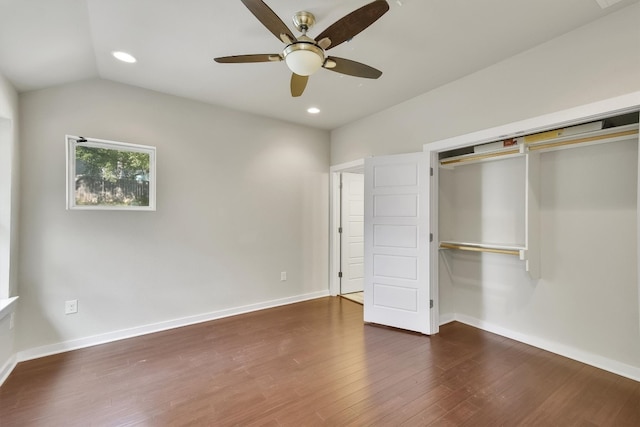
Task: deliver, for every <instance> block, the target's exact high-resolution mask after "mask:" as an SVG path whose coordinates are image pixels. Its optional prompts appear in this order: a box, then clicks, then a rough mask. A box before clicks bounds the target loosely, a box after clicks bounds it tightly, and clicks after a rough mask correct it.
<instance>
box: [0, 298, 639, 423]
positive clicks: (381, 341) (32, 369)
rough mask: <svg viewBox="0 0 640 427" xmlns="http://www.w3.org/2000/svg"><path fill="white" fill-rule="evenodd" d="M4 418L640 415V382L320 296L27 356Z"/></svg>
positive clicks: (333, 419)
mask: <svg viewBox="0 0 640 427" xmlns="http://www.w3.org/2000/svg"><path fill="white" fill-rule="evenodd" d="M0 425H1V426H2V427H7V426H33V425H37V426H88V425H97V426H103V425H104V426H116V425H118V426H122V425H140V426H142V425H149V426H168V425H215V426H220V425H242V426H245V425H267V426H277V425H291V426H301V425H339V426H343V425H356V426H361V425H377V426H395V425H420V426H421V425H443V426H444V425H451V426H453V425H466V426H497V425H507V426H512V425H540V426H546V425H557V426H573V425H576V426H577V425H579V426H594V425H610V426H640V383H638V382H635V381H632V380H629V379H626V378H623V377H619V376H617V375H614V374H611V373H607V372H604V371H602V370H599V369H596V368H593V367H590V366H587V365H583V364H581V363H578V362H575V361H572V360H569V359H565V358H563V357H560V356H557V355H553V354H551V353H548V352H545V351H542V350H539V349H536V348H533V347H530V346H527V345H524V344H521V343H518V342H515V341H511V340H508V339H505V338H502V337H499V336H497V335H493V334H490V333H487V332H483V331H480V330H477V329H474V328H472V327H469V326H466V325H463V324H460V323H451V324H448V325H445V326H443V327H442V328H441V333H440V334H439V335H437V336H433V337H425V336H420V335H417V334H412V333H407V332H401V331H397V330H392V329H387V328H383V327H376V326H371V325H363V323H362V306H361V305H359V304H356V303H354V302H351V301H348V300H345V299H342V298H323V299H319V300H314V301H309V302H303V303H299V304H293V305H289V306H285V307H279V308H275V309H270V310H264V311H261V312H256V313H251V314H246V315H241V316H236V317H232V318H227V319H222V320H217V321H213V322H208V323H203V324H199V325H194V326H189V327H184V328H179V329H174V330H171V331H166V332H161V333H156V334H152V335H147V336H143V337H139V338H133V339H129V340H123V341H119V342H115V343H110V344H105V345H100V346H96V347H92V348H87V349H83V350H77V351H72V352H68V353H64V354H59V355H55V356H50V357H46V358H42V359H37V360H32V361H28V362H23V363H20V364H19V365H18V366H17V367H16V369H15V370H14V372H13V373H12V374H11V375H10V376H9V378H8V379H7V381H6V382H5V384H4V385H3V386H2V387H1V388H0Z"/></svg>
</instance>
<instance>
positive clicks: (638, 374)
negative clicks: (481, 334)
mask: <svg viewBox="0 0 640 427" xmlns="http://www.w3.org/2000/svg"><path fill="white" fill-rule="evenodd" d="M453 317H454V318H455V320H456V321H458V322H460V323H464V324H466V325H469V326H473V327H474V328H478V329H482V330H483V331H487V332H491V333H494V334H496V335H500V336H503V337H505V338H509V339H512V340H515V341H519V342H521V343H524V344H528V345H531V346H533V347H537V348H540V349H542V350H546V351H550V352H551V353H555V354H558V355H560V356H564V357H567V358H569V359H573V360H576V361H578V362H581V363H585V364H587V365H590V366H594V367H596V368H600V369H604V370H605V371H608V372H612V373H614V374H617V375H621V376H623V377H627V378H630V379H632V380H634V381H639V382H640V367H636V366H632V365H628V364H626V363H622V362H619V361H617V360H613V359H609V358H607V357H604V356H600V355H598V354H595V353H591V352H588V351H585V350H581V349H579V348H576V347H572V346H569V345H566V344H561V343H558V342H553V341H550V340H546V339H543V338H540V337H536V336H533V335H528V334H524V333H522V332H516V331H513V330H511V329H506V328H503V327H502V326H498V325H495V324H493V323H490V322H486V321H484V320H480V319H477V318H475V317H471V316H467V315H465V314H460V313H455V314H454V315H453ZM441 319H442V318H441Z"/></svg>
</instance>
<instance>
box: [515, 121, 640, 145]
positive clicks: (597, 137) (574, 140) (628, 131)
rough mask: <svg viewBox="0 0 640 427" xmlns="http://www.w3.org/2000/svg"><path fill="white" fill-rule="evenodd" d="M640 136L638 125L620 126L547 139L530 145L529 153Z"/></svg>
mask: <svg viewBox="0 0 640 427" xmlns="http://www.w3.org/2000/svg"><path fill="white" fill-rule="evenodd" d="M637 134H638V124H637V123H635V124H630V125H626V126H618V127H614V128H607V129H602V130H598V131H593V132H588V133H583V134H576V135H571V136H564V137H558V138H553V139H547V140H544V141H540V142H535V143H528V144H527V148H528V150H529V151H551V150H557V149H561V148H568V147H570V146H572V145H576V144H585V145H592V144H603V143H606V142H614V141H618V140H624V139H627V138H628V137H630V136H633V135H637Z"/></svg>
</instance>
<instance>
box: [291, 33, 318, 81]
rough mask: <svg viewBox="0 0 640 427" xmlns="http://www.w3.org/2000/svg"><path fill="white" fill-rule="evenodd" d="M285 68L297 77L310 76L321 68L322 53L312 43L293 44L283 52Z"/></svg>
mask: <svg viewBox="0 0 640 427" xmlns="http://www.w3.org/2000/svg"><path fill="white" fill-rule="evenodd" d="M284 60H285V62H286V63H287V67H289V69H290V70H291V71H293V72H294V73H296V74H297V75H299V76H310V75H311V74H313V73H315V72H316V71H318V70H319V69H320V67H322V64H323V63H324V52H323V50H322V49H321V48H320V47H318V46H316V45H315V44H314V43H308V42H300V41H298V42H297V43H293V44H291V45H289V46H287V48H286V49H285V50H284Z"/></svg>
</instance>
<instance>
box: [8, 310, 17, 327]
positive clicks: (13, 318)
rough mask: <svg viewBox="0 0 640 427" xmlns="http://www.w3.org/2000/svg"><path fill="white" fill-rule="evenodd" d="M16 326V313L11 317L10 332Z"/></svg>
mask: <svg viewBox="0 0 640 427" xmlns="http://www.w3.org/2000/svg"><path fill="white" fill-rule="evenodd" d="M15 325H16V313H15V312H12V313H11V316H9V330H11V329H13V327H14V326H15Z"/></svg>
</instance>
